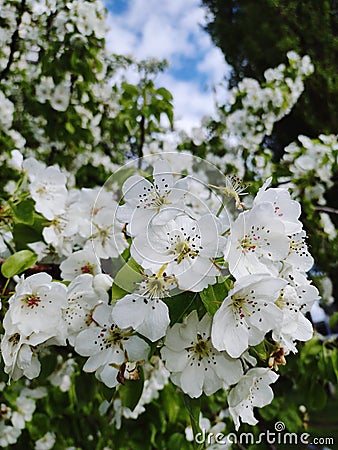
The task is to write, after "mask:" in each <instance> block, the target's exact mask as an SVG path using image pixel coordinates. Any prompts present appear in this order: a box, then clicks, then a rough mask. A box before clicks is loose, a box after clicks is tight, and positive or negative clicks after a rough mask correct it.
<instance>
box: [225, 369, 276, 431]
mask: <svg viewBox="0 0 338 450" xmlns="http://www.w3.org/2000/svg"><path fill="white" fill-rule="evenodd" d="M277 379H278V375H277V374H276V373H275V372H272V370H270V369H267V368H264V367H256V368H253V369H250V370H249V371H248V372H247V373H246V374H245V375H244V376H243V377H242V378H241V379H240V381H239V382H238V384H237V385H236V386H235V387H234V388H233V389H232V390H231V391H230V394H229V396H228V403H229V412H230V414H231V416H232V418H233V420H234V422H235V427H236V430H238V428H239V426H240V419H241V421H242V422H245V423H248V424H249V425H256V423H258V420H257V419H256V418H255V416H254V414H253V408H254V407H256V406H257V407H258V408H262V407H263V406H266V405H268V404H269V403H271V401H272V399H273V391H272V389H271V387H270V386H269V385H270V384H271V383H274V382H275V381H276V380H277Z"/></svg>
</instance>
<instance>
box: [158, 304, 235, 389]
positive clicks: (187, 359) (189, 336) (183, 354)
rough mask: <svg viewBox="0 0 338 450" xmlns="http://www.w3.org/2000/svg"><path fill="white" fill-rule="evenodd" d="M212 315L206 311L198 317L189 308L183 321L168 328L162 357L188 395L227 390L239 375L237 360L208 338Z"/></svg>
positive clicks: (178, 384) (172, 377) (176, 382)
mask: <svg viewBox="0 0 338 450" xmlns="http://www.w3.org/2000/svg"><path fill="white" fill-rule="evenodd" d="M210 329H211V318H210V316H209V315H208V314H206V315H205V316H204V317H203V318H202V320H201V321H199V320H198V315H197V311H196V310H194V311H192V312H191V313H190V314H189V316H188V317H187V318H186V319H185V321H184V322H183V323H176V324H175V325H174V326H173V327H172V328H170V329H169V330H168V331H167V334H166V339H165V346H164V347H163V348H162V350H161V356H162V358H163V359H164V360H165V365H166V368H167V369H168V370H169V371H170V372H171V380H172V382H173V383H174V384H176V385H177V386H179V387H180V388H181V389H182V390H183V392H185V393H186V394H188V395H189V396H190V397H199V396H200V395H201V394H202V392H205V393H206V394H207V395H212V394H214V393H215V392H216V391H217V390H218V389H221V388H223V389H227V388H228V387H229V386H230V385H231V384H234V383H237V381H238V380H239V379H240V377H241V376H242V373H243V372H242V365H241V362H240V361H239V360H234V359H232V358H230V357H229V356H228V355H227V354H226V353H225V352H219V351H217V350H216V349H215V348H214V347H213V345H212V343H211V340H210Z"/></svg>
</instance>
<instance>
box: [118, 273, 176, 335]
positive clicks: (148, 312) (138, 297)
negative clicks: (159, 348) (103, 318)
mask: <svg viewBox="0 0 338 450" xmlns="http://www.w3.org/2000/svg"><path fill="white" fill-rule="evenodd" d="M165 268H166V266H164V267H163V268H162V269H161V270H160V271H159V272H158V273H157V274H154V275H146V274H143V277H144V279H143V280H142V282H141V283H140V284H139V287H138V290H137V291H136V292H135V293H133V294H130V295H126V296H125V297H123V298H121V299H120V300H118V301H117V303H116V304H115V306H114V309H113V313H112V317H113V320H114V321H115V323H116V324H117V325H118V326H119V327H120V328H127V327H133V328H134V330H135V331H137V332H138V333H140V334H142V335H143V336H145V337H147V338H148V339H150V340H151V341H153V342H154V341H157V340H158V339H160V338H161V337H163V336H164V335H165V332H166V330H167V328H168V325H169V323H170V317H169V310H168V307H167V305H166V304H165V303H164V302H163V301H162V298H164V297H166V296H167V295H170V293H169V289H170V288H171V287H172V286H173V285H174V284H175V278H174V277H170V276H167V274H166V272H164V270H165Z"/></svg>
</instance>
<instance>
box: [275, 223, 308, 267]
mask: <svg viewBox="0 0 338 450" xmlns="http://www.w3.org/2000/svg"><path fill="white" fill-rule="evenodd" d="M305 237H306V233H305V231H303V230H302V231H300V232H299V233H296V234H294V235H292V236H290V248H289V253H288V255H287V256H286V258H284V261H283V262H284V264H285V263H287V264H290V265H291V266H292V267H293V270H294V271H299V272H307V271H309V270H310V269H311V268H312V266H313V263H314V261H313V257H312V256H311V255H310V253H309V251H308V248H307V245H306V242H305Z"/></svg>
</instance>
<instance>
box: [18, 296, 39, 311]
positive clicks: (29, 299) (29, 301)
mask: <svg viewBox="0 0 338 450" xmlns="http://www.w3.org/2000/svg"><path fill="white" fill-rule="evenodd" d="M22 301H23V303H25V304H26V305H27V306H28V308H31V309H34V308H35V307H36V306H39V303H40V302H41V298H40V297H39V296H37V295H27V296H26V297H25V298H23V299H22ZM21 308H23V305H22V306H21Z"/></svg>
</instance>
